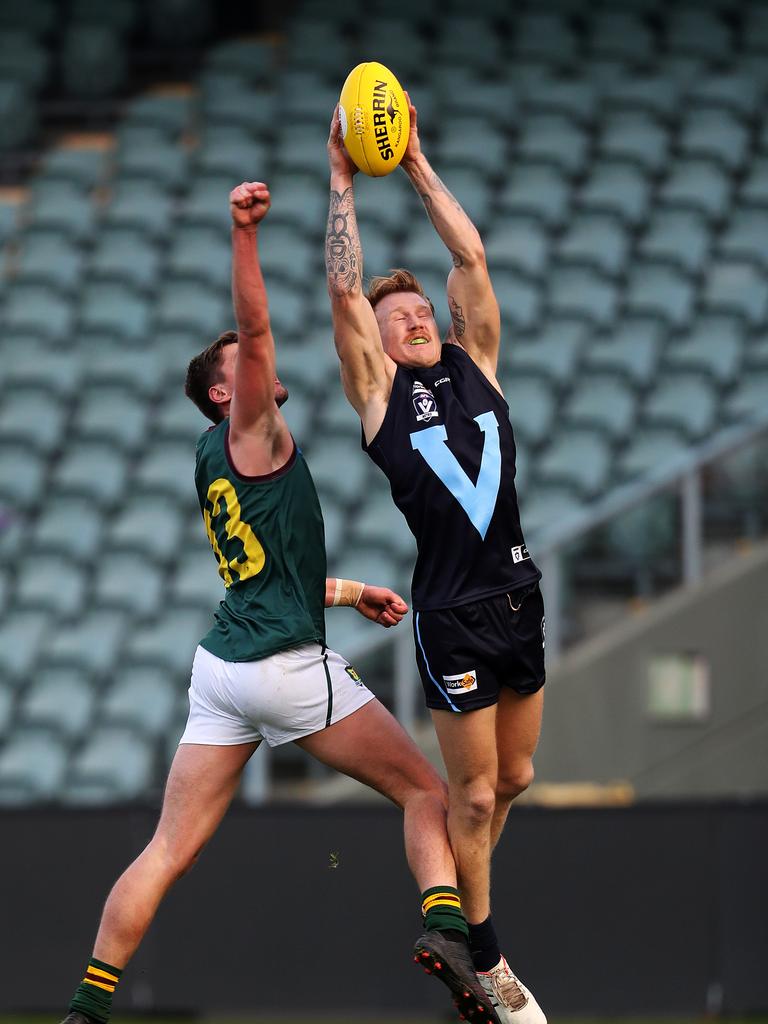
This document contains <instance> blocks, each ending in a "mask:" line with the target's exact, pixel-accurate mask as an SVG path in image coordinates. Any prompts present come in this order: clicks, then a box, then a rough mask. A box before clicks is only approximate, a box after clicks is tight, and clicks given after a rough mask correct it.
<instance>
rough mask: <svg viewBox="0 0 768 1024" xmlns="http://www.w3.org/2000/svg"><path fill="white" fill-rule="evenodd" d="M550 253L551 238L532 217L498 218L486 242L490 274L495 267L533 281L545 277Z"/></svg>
mask: <svg viewBox="0 0 768 1024" xmlns="http://www.w3.org/2000/svg"><path fill="white" fill-rule="evenodd" d="M432 231H433V233H434V228H433V229H432ZM550 252H551V244H550V239H549V234H548V233H547V231H546V229H545V228H544V227H543V226H542V224H541V223H540V221H539V220H538V219H536V218H534V217H530V216H527V217H524V216H517V217H504V218H503V219H502V218H496V220H495V224H494V226H493V227H491V228H490V229H489V231H488V234H487V236H486V238H485V255H486V259H487V260H488V264H489V266H490V268H491V273H493V271H494V270H495V268H496V267H508V268H511V269H512V270H517V271H519V272H520V273H523V274H530V275H531V277H534V278H539V277H542V276H543V274H544V273H545V272H546V269H547V266H548V264H549V258H550Z"/></svg>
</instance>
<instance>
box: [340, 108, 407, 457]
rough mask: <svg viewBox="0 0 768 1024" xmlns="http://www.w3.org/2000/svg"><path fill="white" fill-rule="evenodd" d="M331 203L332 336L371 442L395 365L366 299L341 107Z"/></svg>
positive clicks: (346, 386) (349, 392)
mask: <svg viewBox="0 0 768 1024" xmlns="http://www.w3.org/2000/svg"><path fill="white" fill-rule="evenodd" d="M328 162H329V164H330V169H331V198H330V205H329V209H328V227H327V230H326V234H325V266H326V271H327V275H328V294H329V295H330V298H331V311H332V313H333V334H334V341H335V343H336V351H337V352H338V355H339V360H340V362H341V380H342V384H343V386H344V392H345V394H346V396H347V398H348V399H349V401H350V403H351V405H352V406H353V407H354V409H355V411H356V412H357V414H358V416H359V417H360V419H361V420H362V421H363V427H364V429H365V433H366V436H368V437H372V436H373V435H374V434H375V433H376V432H377V430H378V428H379V426H380V425H381V422H382V421H383V419H384V414H385V412H386V408H387V402H388V400H389V394H390V391H391V386H392V384H391V382H392V376H393V374H394V364H392V367H391V368H390V367H389V365H388V364H389V363H391V360H390V359H389V358H388V357H387V356H386V355H385V354H384V349H383V348H382V345H381V336H380V334H379V327H378V324H377V323H376V317H375V316H374V313H373V310H372V309H371V305H370V303H369V302H368V300H367V299H366V297H365V295H364V294H363V252H362V248H361V245H360V234H359V232H358V229H357V218H356V216H355V195H354V188H353V184H352V179H353V177H354V175H355V173H356V171H357V168H356V167H355V165H354V164H353V163H352V161H351V160H350V158H349V156H348V155H347V153H346V151H345V150H344V146H343V143H342V140H341V128H340V125H339V118H338V107H337V108H336V110H335V111H334V113H333V118H332V119H331V131H330V136H329V138H328Z"/></svg>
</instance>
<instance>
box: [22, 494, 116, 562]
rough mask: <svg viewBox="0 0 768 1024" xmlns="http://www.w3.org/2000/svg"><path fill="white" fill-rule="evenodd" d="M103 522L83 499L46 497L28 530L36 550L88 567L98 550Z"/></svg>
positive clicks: (87, 501) (99, 514) (96, 510)
mask: <svg viewBox="0 0 768 1024" xmlns="http://www.w3.org/2000/svg"><path fill="white" fill-rule="evenodd" d="M103 534H104V520H103V519H102V517H101V513H100V511H99V509H98V508H96V507H94V506H93V505H92V504H91V502H90V501H89V499H87V498H76V497H75V498H70V497H50V498H46V502H45V505H44V507H43V508H42V509H41V511H40V515H39V517H38V519H37V520H36V522H35V525H34V526H33V527H32V530H31V539H32V543H33V544H34V546H35V550H36V551H40V552H42V553H43V554H46V556H50V553H55V554H58V555H65V556H67V557H69V558H74V559H77V560H78V561H80V562H83V563H84V564H86V565H88V564H90V562H91V560H92V559H93V558H94V557H95V555H96V553H97V552H98V551H99V550H100V546H101V539H102V537H103Z"/></svg>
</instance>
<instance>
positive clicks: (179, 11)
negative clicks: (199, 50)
mask: <svg viewBox="0 0 768 1024" xmlns="http://www.w3.org/2000/svg"><path fill="white" fill-rule="evenodd" d="M212 12H213V8H212V7H211V5H210V4H209V3H207V2H206V0H154V3H153V4H152V5H151V7H150V8H149V9H148V13H149V31H150V33H151V35H152V38H153V39H156V40H157V41H158V42H159V43H163V44H165V45H169V46H178V45H179V44H186V45H187V46H190V45H192V44H198V45H199V44H200V43H201V42H202V40H204V39H205V37H206V35H208V33H209V32H210V31H211V28H212Z"/></svg>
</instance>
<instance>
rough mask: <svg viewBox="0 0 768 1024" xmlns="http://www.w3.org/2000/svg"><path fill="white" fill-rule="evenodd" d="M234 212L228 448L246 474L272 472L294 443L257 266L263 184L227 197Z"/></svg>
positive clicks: (265, 197) (266, 200)
mask: <svg viewBox="0 0 768 1024" xmlns="http://www.w3.org/2000/svg"><path fill="white" fill-rule="evenodd" d="M229 203H230V210H231V213H232V300H233V303H234V308H235V317H236V320H237V338H238V344H237V358H236V361H235V370H234V389H233V394H232V402H231V405H230V411H229V445H230V451H231V452H232V455H233V458H234V460H235V464H236V466H237V468H238V469H239V470H240V471H241V472H242V473H244V474H246V475H262V474H264V473H271V472H272V471H273V470H274V469H277V468H279V467H280V466H282V465H283V464H284V463H285V462H286V461H287V459H288V458H289V457H290V454H291V451H292V449H293V442H292V439H291V436H290V433H289V431H288V427H287V426H286V423H285V420H284V419H283V417H282V415H281V413H280V412H279V410H278V407H277V403H276V401H275V342H274V339H273V337H272V330H271V327H270V323H269V306H268V304H267V291H266V288H265V286H264V278H263V277H262V273H261V265H260V263H259V225H260V223H261V221H262V220H263V219H264V217H265V216H266V213H267V211H268V210H269V205H270V196H269V189H268V188H267V186H266V185H265V184H263V182H258V181H251V182H243V184H242V185H238V187H237V188H236V189H233V190H232V192H231V193H230V196H229Z"/></svg>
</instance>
